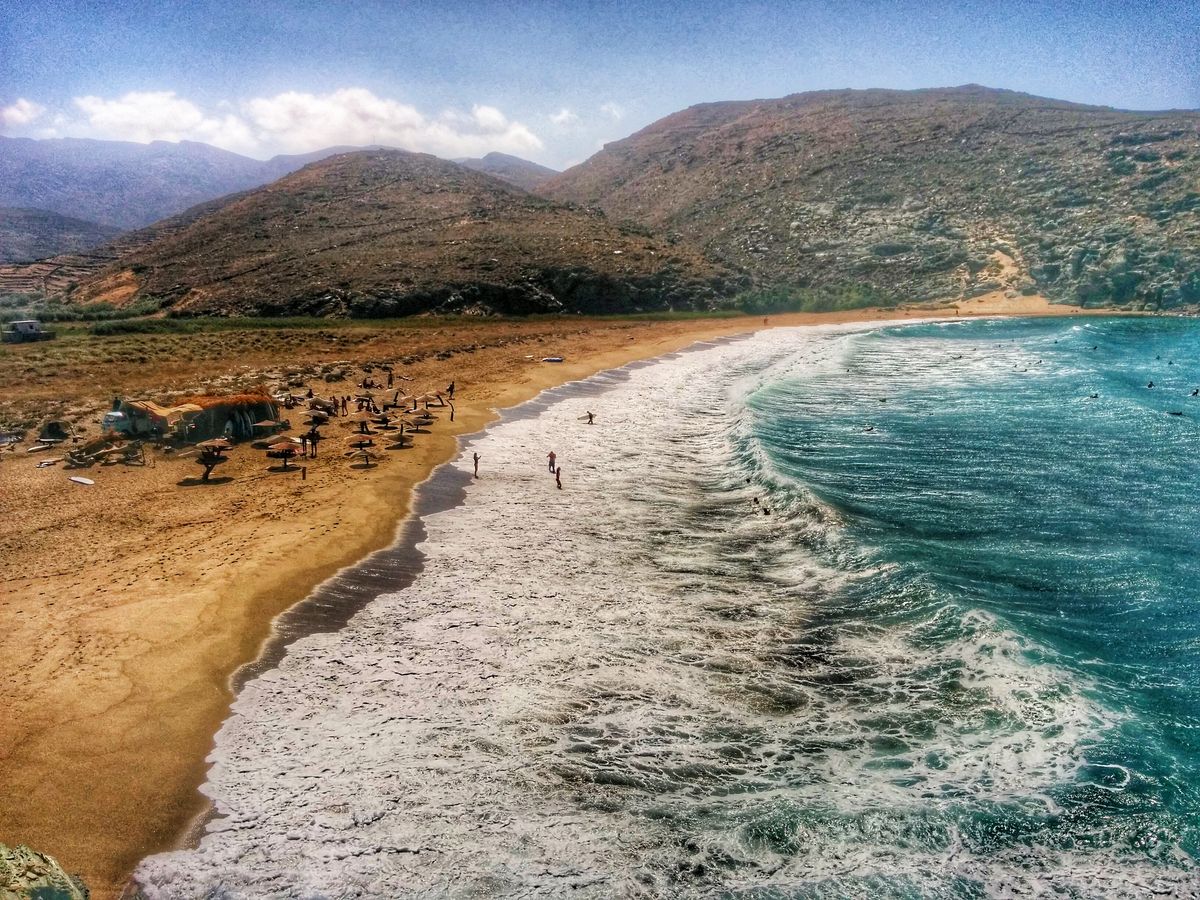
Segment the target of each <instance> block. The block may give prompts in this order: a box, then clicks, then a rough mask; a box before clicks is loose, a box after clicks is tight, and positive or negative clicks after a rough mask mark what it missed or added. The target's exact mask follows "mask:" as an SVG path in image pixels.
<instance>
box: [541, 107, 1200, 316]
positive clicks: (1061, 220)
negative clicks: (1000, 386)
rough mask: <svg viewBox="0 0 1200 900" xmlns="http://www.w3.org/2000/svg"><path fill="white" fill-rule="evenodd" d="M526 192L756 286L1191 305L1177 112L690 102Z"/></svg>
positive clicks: (1192, 141) (1187, 167)
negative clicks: (661, 237) (643, 230)
mask: <svg viewBox="0 0 1200 900" xmlns="http://www.w3.org/2000/svg"><path fill="white" fill-rule="evenodd" d="M538 190H539V193H542V194H544V195H545V196H547V197H550V198H553V199H556V200H561V201H571V202H574V203H578V204H582V205H585V206H594V207H598V208H600V209H602V210H604V211H605V212H606V213H608V214H609V216H610V217H611V218H613V219H614V220H628V221H634V222H638V223H640V224H643V225H647V226H650V227H652V228H655V229H660V230H662V231H663V232H667V233H670V234H673V235H675V236H678V237H679V238H682V239H683V240H686V241H689V242H692V243H694V244H695V245H696V246H698V247H700V248H702V249H704V250H706V251H708V252H710V253H712V254H714V255H716V256H718V257H720V258H722V259H724V260H726V261H728V262H730V263H732V264H735V265H738V266H742V267H744V268H745V269H746V270H748V271H749V272H751V273H752V274H753V275H754V277H755V278H756V280H757V281H758V282H759V283H760V284H764V285H770V284H782V285H830V284H839V283H854V282H865V283H868V284H870V285H873V286H874V287H875V288H876V289H878V290H879V291H881V292H883V293H885V294H887V295H890V296H891V297H892V298H894V299H897V300H904V299H916V300H921V299H932V298H938V297H958V296H962V295H964V294H966V295H968V296H970V295H973V294H978V293H984V292H986V291H989V290H993V289H996V288H998V287H1005V286H1010V285H1011V286H1012V287H1015V288H1018V289H1022V290H1024V291H1026V292H1033V291H1035V290H1037V291H1041V292H1043V293H1045V294H1046V295H1047V296H1049V297H1051V298H1052V299H1057V300H1061V301H1067V302H1075V303H1082V304H1085V305H1099V304H1107V303H1114V304H1124V305H1132V306H1144V307H1150V308H1158V307H1173V306H1179V305H1184V304H1196V303H1198V302H1200V113H1197V112H1163V113H1138V112H1123V111H1119V110H1113V109H1108V108H1100V107H1089V106H1081V105H1077V104H1072V103H1065V102H1060V101H1055V100H1045V99H1041V98H1038V97H1033V96H1029V95H1026V94H1017V93H1013V92H1010V91H998V90H991V89H987V88H981V87H977V86H967V87H962V88H947V89H940V90H923V91H885V90H870V91H828V92H819V93H808V94H795V95H792V96H789V97H784V98H782V99H778V100H755V101H747V102H729V103H709V104H703V105H700V106H694V107H691V108H689V109H686V110H683V111H681V112H678V113H675V114H674V115H671V116H668V117H666V118H665V119H661V120H660V121H658V122H655V123H654V124H652V125H650V126H649V127H647V128H645V129H643V130H642V131H639V132H638V133H636V134H634V135H632V136H630V137H628V138H625V139H624V140H620V141H616V142H614V143H612V144H608V145H607V146H606V147H605V148H604V149H603V150H602V151H601V152H600V153H598V154H596V155H595V156H593V157H592V158H591V159H589V160H588V161H587V162H585V163H583V164H582V165H579V166H576V167H575V168H573V169H570V170H568V171H567V172H565V173H563V174H562V175H560V176H558V177H557V178H555V179H552V180H551V181H549V182H547V183H546V184H544V185H542V186H541V187H540V188H539V189H538ZM996 251H999V252H1000V253H1002V254H1003V256H1000V255H997V254H996Z"/></svg>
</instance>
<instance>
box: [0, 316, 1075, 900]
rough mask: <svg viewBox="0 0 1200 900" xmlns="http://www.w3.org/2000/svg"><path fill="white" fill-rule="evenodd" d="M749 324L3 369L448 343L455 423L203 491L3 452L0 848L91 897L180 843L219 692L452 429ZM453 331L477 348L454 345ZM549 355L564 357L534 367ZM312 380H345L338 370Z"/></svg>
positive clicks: (121, 366) (424, 469)
mask: <svg viewBox="0 0 1200 900" xmlns="http://www.w3.org/2000/svg"><path fill="white" fill-rule="evenodd" d="M1079 312H1080V311H1079V310H1076V309H1073V308H1069V307H1061V306H1050V305H1049V304H1047V303H1046V302H1045V301H1044V300H1042V299H1041V298H1038V297H1020V298H1016V299H1006V298H1004V297H1003V295H987V296H984V297H981V298H978V299H976V300H972V301H966V302H962V303H959V304H958V310H957V314H961V315H1073V314H1078V313H1079ZM955 314H956V312H955V310H954V309H945V308H943V309H941V310H930V309H918V308H910V309H900V310H883V311H879V310H859V311H854V312H850V313H831V314H789V315H778V316H772V317H770V323H769V324H770V325H771V326H776V325H806V324H827V323H840V322H869V321H874V320H878V319H884V318H887V319H895V318H903V317H905V316H906V315H907V316H912V317H923V316H929V315H943V316H945V315H950V316H953V315H955ZM762 327H763V320H762V319H761V318H758V317H753V318H752V317H745V318H733V319H694V320H668V321H637V320H600V321H590V320H581V319H562V320H555V321H554V322H550V323H548V322H546V321H540V322H536V323H533V322H531V323H515V324H514V323H509V322H499V323H481V324H480V325H479V326H470V327H467V326H462V329H463V331H464V334H465V336H464V335H456V334H448V333H442V332H441V331H434V330H431V329H430V328H427V327H426V328H423V329H422V330H421V331H420V333H419V334H415V333H410V332H406V331H404V330H403V329H396V330H394V331H392V330H384V331H382V332H381V333H380V335H379V336H378V337H376V338H373V339H372V340H370V341H368V342H364V343H362V344H360V345H358V346H356V347H353V348H351V349H350V350H347V349H346V348H345V347H340V346H334V347H325V348H320V349H319V350H318V349H313V348H306V349H303V350H298V351H296V353H297V356H295V357H293V358H288V357H286V356H285V355H283V354H284V353H285V350H274V351H272V354H274V355H271V356H270V358H267V355H262V356H254V355H253V354H251V355H240V356H237V357H235V358H229V359H219V358H200V359H196V360H193V361H191V362H189V363H183V362H175V363H173V364H172V366H170V367H164V368H163V369H161V370H159V371H157V372H154V373H148V372H146V371H145V368H144V367H141V368H139V367H138V366H137V365H136V363H135V362H130V361H129V360H126V359H116V360H114V361H113V362H111V363H110V364H108V368H107V369H106V368H104V367H103V366H100V367H99V368H98V369H97V370H95V371H92V372H91V373H90V375H89V374H88V373H87V372H84V371H82V370H81V371H79V372H77V373H75V375H76V377H73V378H72V379H69V383H67V384H62V383H56V381H55V379H54V378H46V379H32V380H25V381H22V380H21V372H22V370H21V369H19V368H18V367H15V366H9V367H8V368H7V369H4V370H3V371H4V372H5V374H4V375H3V376H2V378H3V380H4V381H6V382H8V383H4V384H3V388H4V390H5V392H6V393H8V394H9V395H10V401H11V400H12V396H13V395H18V399H19V400H20V401H21V402H25V403H28V404H36V403H38V402H46V403H50V402H51V400H52V399H53V402H55V403H58V404H59V407H57V408H61V406H62V404H63V403H64V396H66V400H67V401H69V403H71V404H74V405H76V406H78V407H85V406H86V407H88V408H91V407H93V406H95V407H96V409H97V411H99V410H102V409H103V406H104V402H105V399H106V394H110V393H111V392H112V391H114V390H119V391H120V392H122V393H124V394H126V395H129V396H138V395H145V396H152V395H153V394H154V391H155V390H156V389H159V388H161V387H172V388H174V389H177V390H178V389H182V388H185V387H187V386H188V385H189V384H196V385H197V386H198V385H199V382H200V380H201V379H202V377H204V376H212V375H214V374H219V373H220V371H224V370H225V369H229V370H236V369H237V368H238V367H239V366H241V367H246V366H261V367H271V366H274V367H279V366H284V367H286V366H287V365H300V364H302V363H304V362H306V361H310V360H313V359H315V360H318V361H328V360H333V359H338V360H349V361H350V362H351V363H352V364H355V365H360V366H361V364H362V363H363V362H365V361H368V360H399V359H400V358H401V357H403V356H405V355H406V354H411V353H412V352H413V348H414V346H421V347H425V348H426V349H430V348H432V350H434V351H436V349H437V348H438V347H439V346H442V345H444V346H445V347H446V348H447V349H450V348H453V347H457V348H460V349H459V350H458V351H457V352H452V353H450V354H446V353H442V352H430V353H428V354H427V355H424V356H423V357H422V358H421V359H419V361H416V362H414V363H412V364H410V365H408V366H404V367H401V366H397V372H399V373H402V374H404V375H405V376H406V377H411V378H412V386H414V387H417V388H419V389H423V390H433V389H441V388H442V387H444V385H446V384H447V383H448V382H449V381H451V380H454V381H455V382H456V384H457V387H458V393H457V396H456V401H457V404H456V406H457V409H456V415H455V421H454V422H453V423H451V422H449V421H448V420H447V419H446V417H445V416H444V415H443V416H442V418H441V419H439V421H438V422H437V423H436V424H435V425H434V426H433V428H432V430H431V433H430V434H425V435H418V440H417V441H416V446H415V447H414V448H413V449H410V450H404V451H397V452H393V453H386V452H385V454H384V456H383V458H382V459H381V460H380V464H379V465H378V466H377V467H375V468H371V469H366V470H355V469H351V468H350V464H349V461H347V460H346V459H345V458H343V456H342V455H341V453H340V452H337V450H338V449H340V447H341V445H342V444H343V441H342V440H340V438H341V437H342V435H343V432H342V431H341V430H337V431H336V432H335V433H336V434H337V436H338V438H339V439H338V440H328V441H326V443H325V444H323V445H322V447H321V456H320V458H318V459H316V460H309V461H308V463H307V466H308V471H307V478H306V479H305V480H301V479H300V478H299V476H298V475H295V474H282V473H271V472H268V471H267V465H266V463H267V460H266V459H265V458H264V457H263V455H262V453H261V452H259V451H255V450H252V449H251V448H249V447H248V446H244V447H239V448H238V449H237V450H235V451H234V453H233V456H232V459H231V461H230V462H229V464H228V465H226V466H224V467H222V469H221V470H220V472H219V474H220V475H221V476H222V479H221V480H220V481H219V482H218V483H215V484H211V485H193V486H185V485H181V484H180V482H186V481H190V480H191V478H192V476H193V475H194V474H195V473H196V470H197V467H196V465H195V463H194V462H193V461H192V460H190V459H177V458H173V457H171V456H167V455H162V454H155V455H154V456H153V457H152V459H151V461H150V464H149V465H147V466H146V467H126V466H120V465H114V466H102V467H97V468H95V469H93V470H89V471H88V472H86V473H83V474H86V475H88V477H91V478H93V479H94V480H95V482H96V483H95V485H93V486H80V485H77V484H73V483H71V482H69V481H68V480H67V477H66V476H67V475H68V474H71V473H68V472H64V471H63V470H62V469H61V468H59V467H49V468H44V469H37V468H35V461H36V458H37V457H35V456H27V455H26V454H25V453H24V452H23V451H18V452H16V453H13V454H6V455H5V458H4V459H3V460H2V461H0V503H3V506H4V509H5V510H6V517H5V525H4V528H3V530H2V532H0V552H2V553H3V556H4V558H5V560H6V561H7V565H6V567H5V570H4V573H3V575H2V576H0V578H2V579H3V581H2V583H0V634H2V635H3V638H2V639H0V640H2V647H3V652H2V653H0V678H2V679H3V683H4V684H5V686H6V700H7V703H6V715H5V716H4V718H3V720H2V721H0V842H4V843H7V844H18V843H24V844H28V845H30V846H32V847H35V848H36V849H38V850H40V851H43V852H47V853H50V854H52V855H54V856H56V857H57V858H58V859H59V860H60V861H61V863H62V864H63V866H64V867H65V868H66V869H67V870H68V871H71V872H78V873H79V874H81V875H82V876H83V878H84V880H85V881H86V882H87V884H88V885H89V887H90V888H91V889H92V892H93V896H94V897H99V898H107V897H115V896H118V895H119V894H120V892H121V890H122V888H123V886H124V884H125V883H126V881H127V879H128V876H129V874H130V872H131V871H132V869H133V867H134V866H135V865H136V863H137V862H138V861H139V860H140V859H142V858H143V857H144V856H146V855H148V854H150V853H154V852H157V851H161V850H164V849H168V848H170V847H172V846H174V845H175V844H176V843H177V842H178V841H179V840H180V839H181V837H182V835H184V834H185V832H186V830H187V827H188V824H189V823H190V822H191V821H193V820H194V819H195V818H196V817H197V816H198V815H200V814H202V813H203V811H204V809H205V801H204V798H203V797H202V796H201V795H200V794H199V793H198V791H197V787H198V785H199V784H200V783H201V782H202V781H203V779H204V773H205V770H206V762H205V757H206V755H207V754H208V752H209V750H210V748H211V746H212V737H213V734H214V733H215V732H216V730H217V728H218V727H219V726H220V723H221V721H222V720H223V719H224V718H225V716H226V713H227V710H228V707H229V704H230V701H231V699H232V697H231V692H230V687H229V680H230V676H231V675H232V673H233V672H235V671H236V670H237V668H238V667H240V666H241V665H243V664H244V663H246V662H248V661H250V660H252V659H254V658H255V656H256V655H257V654H258V652H259V650H260V648H261V646H262V644H263V642H264V640H265V639H266V638H267V637H268V635H269V633H270V629H271V622H272V620H273V619H274V618H275V617H276V616H277V615H278V614H279V613H280V612H282V611H283V610H286V609H287V608H289V607H290V606H292V605H293V604H295V603H296V602H298V601H299V600H301V599H303V598H304V597H305V596H306V595H307V594H308V593H309V592H310V591H311V590H312V588H313V587H314V586H315V585H317V584H319V583H320V582H321V581H323V580H325V579H326V578H328V577H329V576H331V575H332V574H334V573H335V572H337V571H338V570H339V569H340V568H342V567H344V566H347V565H350V564H352V563H354V562H356V561H357V560H359V559H361V558H362V557H364V556H365V555H367V554H368V553H370V552H371V551H373V550H376V549H378V548H380V547H383V546H386V545H388V544H389V543H390V542H391V541H392V540H393V539H394V536H395V534H396V528H397V525H398V523H400V522H401V521H403V520H404V518H405V516H406V515H407V513H408V508H409V502H410V497H411V492H412V489H413V487H414V485H416V484H418V483H420V482H421V481H422V480H424V479H425V478H426V477H427V476H428V475H429V473H430V472H431V471H432V470H433V468H434V467H436V466H437V465H439V464H440V463H443V462H445V461H447V460H448V459H450V458H451V457H452V456H453V455H454V453H455V450H456V447H457V438H458V436H460V435H463V434H469V433H473V432H475V431H478V430H479V429H480V428H482V427H484V426H485V425H487V424H488V422H490V421H492V420H493V419H494V417H495V415H496V413H495V411H496V410H497V409H502V408H504V407H508V406H511V405H513V404H516V403H519V402H521V401H523V400H527V399H529V398H531V397H533V396H535V395H536V394H537V393H538V392H539V391H541V390H543V389H545V388H547V387H550V386H553V385H556V384H560V383H563V382H566V381H570V380H574V379H578V378H582V377H586V376H589V375H592V374H594V373H596V372H598V371H602V370H605V369H609V368H613V367H616V366H620V365H623V364H625V363H628V362H630V361H633V360H637V359H645V358H650V357H654V356H658V355H661V354H664V353H668V352H671V351H674V350H678V349H680V348H682V347H684V346H687V345H688V344H691V343H693V342H695V341H698V340H705V339H711V338H715V337H719V336H724V335H731V334H737V333H742V332H748V331H754V330H757V329H760V328H762ZM451 330H452V329H450V328H447V331H451ZM511 336H517V337H519V338H520V340H509V339H508V338H509V337H511ZM467 341H469V342H470V346H471V347H473V349H470V350H464V349H461V348H462V347H463V346H464V344H465V343H466V342H467ZM20 352H22V350H17V351H14V354H13V355H14V356H16V355H17V354H19V353H20ZM546 355H561V356H563V357H565V360H566V361H565V362H564V363H561V364H549V363H543V362H541V358H542V357H543V356H546ZM439 356H442V357H443V358H440V359H439V358H438V357H439ZM214 369H215V370H218V371H217V372H214ZM352 377H353V376H352ZM358 377H361V375H358ZM64 380H66V379H64ZM312 387H313V388H314V390H315V391H316V392H317V393H323V394H328V393H333V392H337V393H349V392H350V389H349V383H337V384H334V385H327V384H324V383H317V382H313V383H312ZM298 418H299V417H298V416H295V417H294V420H298ZM341 427H343V426H339V428H341ZM335 447H336V448H337V449H335ZM225 479H228V480H225Z"/></svg>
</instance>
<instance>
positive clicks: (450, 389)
mask: <svg viewBox="0 0 1200 900" xmlns="http://www.w3.org/2000/svg"><path fill="white" fill-rule="evenodd" d="M446 393H447V394H449V395H450V399H451V400H453V399H454V382H453V381H452V382H450V383H449V384H448V385H446Z"/></svg>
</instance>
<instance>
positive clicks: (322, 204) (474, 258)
mask: <svg viewBox="0 0 1200 900" xmlns="http://www.w3.org/2000/svg"><path fill="white" fill-rule="evenodd" d="M189 216H190V218H191V219H193V221H187V220H188V218H189ZM189 216H185V217H182V218H181V220H179V222H181V223H182V224H180V225H179V226H178V227H175V228H172V229H169V230H167V231H166V232H165V233H163V234H161V235H159V236H158V237H156V238H155V239H154V240H151V241H150V242H149V243H147V244H144V245H142V246H140V247H139V248H138V249H135V250H133V251H132V252H129V253H127V254H125V255H123V256H121V257H120V259H119V260H117V261H116V262H115V263H114V264H112V265H110V266H109V267H107V268H106V269H104V270H103V271H101V272H100V273H98V274H97V275H96V276H94V277H92V278H90V279H88V280H86V281H84V282H83V283H82V284H81V285H80V286H79V287H78V288H76V289H75V290H74V291H72V292H71V294H70V295H69V296H70V299H71V300H72V301H73V302H81V303H88V302H99V301H103V302H108V303H114V304H131V303H138V302H144V301H153V302H157V303H160V304H162V305H164V306H165V307H167V308H168V309H170V310H173V311H175V312H176V313H180V312H182V313H189V314H213V315H275V314H293V315H294V314H309V315H355V316H388V315H403V314H410V313H415V312H423V311H426V310H431V309H435V310H444V311H481V312H486V311H499V312H510V313H529V312H540V311H550V310H558V309H566V310H573V311H574V310H578V311H586V312H606V311H625V310H637V309H658V308H663V307H667V306H671V307H676V308H691V307H697V306H703V305H707V304H709V303H711V302H713V301H714V300H715V299H716V298H717V297H718V296H720V295H722V294H726V293H729V292H730V291H731V290H733V289H734V287H735V286H736V283H737V282H736V279H735V278H733V277H731V276H730V275H729V273H728V272H727V271H726V270H724V269H722V268H721V267H719V266H716V265H714V264H712V263H711V262H709V261H708V260H706V259H705V258H703V257H702V256H701V255H699V254H697V253H694V252H692V251H690V250H688V249H684V248H679V247H672V246H670V245H669V244H667V243H666V242H663V241H659V240H656V239H654V238H652V237H650V236H648V233H647V232H646V231H645V229H641V228H637V227H630V226H622V227H618V226H616V225H613V224H612V223H610V222H609V221H608V220H607V219H606V218H605V217H604V215H603V214H601V213H599V212H596V211H590V212H585V211H581V210H576V209H571V208H568V207H565V206H563V205H560V204H557V203H553V202H550V201H548V200H545V199H542V198H539V197H534V196H533V195H531V194H528V193H526V192H525V191H522V190H521V189H519V188H517V187H515V186H513V185H510V184H507V183H505V182H503V181H500V180H498V179H495V178H492V177H490V176H487V175H484V174H481V173H478V172H474V171H471V170H469V169H467V168H464V167H462V166H459V165H456V164H455V163H452V162H447V161H445V160H441V159H438V158H436V157H433V156H428V155H424V154H413V153H406V152H403V151H399V150H391V151H367V152H359V153H349V154H344V155H340V156H335V157H332V158H330V159H327V160H324V161H322V162H319V163H315V164H312V165H309V166H307V167H305V168H304V169H302V170H300V171H299V172H295V173H293V174H291V175H288V176H286V177H284V178H282V179H280V180H279V181H277V182H274V183H272V184H271V185H268V186H267V187H264V188H259V189H257V190H254V191H250V192H248V193H246V194H244V195H242V196H240V197H235V198H232V199H228V200H226V201H222V202H220V203H217V204H214V205H212V206H211V207H209V208H208V209H207V210H206V211H205V214H203V215H199V216H198V217H197V216H191V214H189Z"/></svg>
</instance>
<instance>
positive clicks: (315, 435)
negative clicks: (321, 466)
mask: <svg viewBox="0 0 1200 900" xmlns="http://www.w3.org/2000/svg"><path fill="white" fill-rule="evenodd" d="M320 440H321V432H319V431H317V426H316V425H314V426H313V427H312V430H310V431H309V432H308V450H309V454H308V455H309V456H311V457H312V458H313V459H316V458H317V442H318V441H320Z"/></svg>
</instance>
